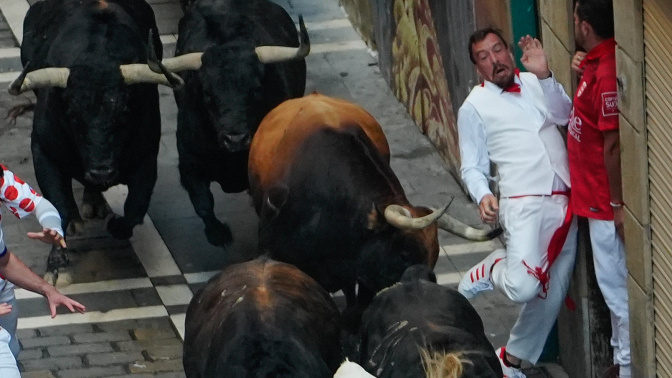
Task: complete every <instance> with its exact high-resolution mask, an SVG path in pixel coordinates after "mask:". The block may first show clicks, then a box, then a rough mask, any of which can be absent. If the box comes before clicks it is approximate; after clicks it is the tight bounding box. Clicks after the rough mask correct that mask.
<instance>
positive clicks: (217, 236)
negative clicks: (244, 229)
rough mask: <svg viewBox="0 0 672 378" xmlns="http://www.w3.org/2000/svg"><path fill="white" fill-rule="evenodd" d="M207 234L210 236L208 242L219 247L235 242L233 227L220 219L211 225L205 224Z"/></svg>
mask: <svg viewBox="0 0 672 378" xmlns="http://www.w3.org/2000/svg"><path fill="white" fill-rule="evenodd" d="M205 236H206V237H207V238H208V243H210V244H212V245H216V246H218V247H223V246H226V245H229V244H231V242H233V234H232V233H231V229H230V228H229V226H227V225H225V224H224V223H221V222H219V221H217V223H215V224H213V225H211V226H205Z"/></svg>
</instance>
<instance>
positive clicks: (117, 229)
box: [107, 216, 133, 239]
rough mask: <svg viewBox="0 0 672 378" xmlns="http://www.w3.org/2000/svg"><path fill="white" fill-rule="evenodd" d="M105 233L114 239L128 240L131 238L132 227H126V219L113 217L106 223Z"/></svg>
mask: <svg viewBox="0 0 672 378" xmlns="http://www.w3.org/2000/svg"><path fill="white" fill-rule="evenodd" d="M107 231H108V232H109V233H110V234H111V235H112V236H113V237H114V238H115V239H129V238H130V237H131V236H133V227H132V226H130V227H129V225H128V222H126V218H124V217H119V216H114V217H112V218H110V220H109V221H108V222H107Z"/></svg>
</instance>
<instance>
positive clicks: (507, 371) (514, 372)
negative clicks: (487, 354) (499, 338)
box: [495, 347, 527, 378]
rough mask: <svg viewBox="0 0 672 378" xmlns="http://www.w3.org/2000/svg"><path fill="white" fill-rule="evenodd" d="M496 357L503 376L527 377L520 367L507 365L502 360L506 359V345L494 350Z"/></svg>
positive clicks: (513, 377) (510, 377) (505, 377)
mask: <svg viewBox="0 0 672 378" xmlns="http://www.w3.org/2000/svg"><path fill="white" fill-rule="evenodd" d="M495 354H497V358H499V364H500V365H501V366H502V372H503V373H504V378H527V376H526V375H525V374H523V372H522V371H520V369H516V368H514V367H511V366H508V364H507V363H506V362H504V360H505V359H506V347H501V348H499V349H497V350H496V351H495Z"/></svg>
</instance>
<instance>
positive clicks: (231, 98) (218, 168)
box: [163, 0, 310, 245]
mask: <svg viewBox="0 0 672 378" xmlns="http://www.w3.org/2000/svg"><path fill="white" fill-rule="evenodd" d="M299 24H300V28H301V33H300V37H301V38H300V40H301V44H300V45H299V34H297V31H296V26H295V25H294V22H293V21H292V19H291V17H290V16H289V14H287V12H286V11H285V10H284V9H283V8H282V7H281V6H279V5H277V4H275V3H272V2H270V1H268V0H246V1H240V0H236V1H231V0H198V1H196V2H195V3H194V4H192V5H191V6H190V7H189V8H188V10H187V12H186V14H185V16H184V17H183V18H182V20H180V26H179V33H178V38H177V46H176V52H175V54H176V57H175V58H170V59H166V60H164V61H163V64H164V65H165V66H166V68H167V69H169V70H170V71H172V72H180V75H181V76H182V78H183V79H184V82H185V85H184V88H182V89H180V90H176V91H175V101H176V103H177V106H178V116H177V150H178V153H179V158H180V161H179V171H180V182H181V183H182V186H183V187H184V188H185V189H186V190H187V192H188V193H189V198H190V199H191V202H192V204H193V206H194V209H195V211H196V214H198V216H199V217H200V218H201V219H202V220H203V222H204V224H205V234H206V236H207V238H208V241H209V242H210V243H211V244H213V245H226V244H228V243H230V242H231V241H232V240H233V236H232V234H231V230H230V228H229V226H228V225H226V224H224V223H222V222H221V221H219V220H218V219H217V218H216V217H215V214H214V210H213V206H214V199H213V196H212V193H211V192H210V183H211V182H212V181H216V182H218V183H219V184H220V186H221V188H222V190H224V191H225V192H227V193H236V192H241V191H243V190H245V189H247V187H248V179H247V154H248V150H249V146H250V141H251V140H252V136H253V134H254V132H255V131H256V129H257V127H258V126H259V122H261V120H262V118H263V117H264V116H265V115H266V114H267V113H268V112H269V111H271V109H273V108H274V107H275V106H277V105H278V104H280V103H281V102H283V101H285V100H287V99H289V98H294V97H300V96H302V95H303V92H304V89H305V85H306V64H305V61H304V59H303V58H304V57H305V56H306V55H307V54H308V52H309V49H310V44H309V41H308V33H307V31H306V29H305V25H304V24H303V19H302V18H301V17H299Z"/></svg>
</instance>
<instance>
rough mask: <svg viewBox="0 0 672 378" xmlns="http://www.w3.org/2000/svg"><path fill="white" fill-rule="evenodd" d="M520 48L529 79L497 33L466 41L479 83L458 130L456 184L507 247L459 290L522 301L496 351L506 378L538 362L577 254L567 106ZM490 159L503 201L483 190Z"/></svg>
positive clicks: (542, 65) (534, 50) (540, 57)
mask: <svg viewBox="0 0 672 378" xmlns="http://www.w3.org/2000/svg"><path fill="white" fill-rule="evenodd" d="M518 45H519V46H520V48H521V49H522V50H523V57H522V59H521V62H522V63H523V65H524V66H525V68H526V69H527V70H528V71H529V72H526V73H520V72H518V70H517V69H515V66H514V63H513V54H512V53H511V50H510V49H509V47H508V44H507V43H506V41H505V40H504V38H503V37H502V35H501V33H500V32H499V31H498V30H496V29H492V28H486V29H482V30H478V31H476V32H475V33H474V34H472V36H471V38H470V39H469V53H470V57H471V60H472V62H473V63H474V65H475V66H476V70H477V71H478V73H479V75H480V76H481V77H482V78H483V83H482V84H481V85H479V86H476V87H475V88H474V89H473V90H472V91H471V93H470V94H469V96H468V97H467V99H466V100H465V102H464V104H463V105H462V107H461V108H460V110H459V113H458V122H457V123H458V133H459V140H460V155H461V160H462V167H461V176H462V180H463V181H464V183H465V184H466V186H467V188H468V190H469V194H470V195H471V197H472V198H473V199H474V201H476V203H478V204H479V211H480V215H481V218H482V219H483V221H486V222H494V221H495V220H496V218H497V216H499V221H500V223H501V226H502V228H503V229H504V241H505V245H506V249H499V250H496V251H494V252H493V253H491V254H490V255H489V256H488V257H486V258H485V259H484V260H483V261H481V262H480V263H478V264H477V265H475V266H474V267H473V268H471V269H470V270H469V271H468V272H467V273H466V274H465V275H464V276H463V278H462V280H461V281H460V284H459V286H458V290H459V291H460V293H462V294H463V295H464V296H465V297H467V298H470V299H471V298H473V297H474V296H475V295H476V294H478V293H479V292H481V291H484V290H492V289H493V287H494V286H496V287H497V288H499V289H500V290H501V291H502V292H503V293H504V294H506V295H507V296H508V297H509V298H510V299H511V300H512V301H515V302H517V303H524V306H523V308H522V310H521V313H520V315H519V317H518V320H517V322H516V324H515V325H514V327H513V329H512V330H511V334H510V337H509V341H508V343H507V345H506V346H505V347H501V348H499V349H498V350H497V355H498V357H499V358H500V363H501V366H502V369H503V371H504V376H507V377H510V378H524V377H525V375H524V374H523V373H522V372H521V371H520V362H521V360H527V361H530V362H532V363H536V362H537V360H538V359H539V356H540V355H541V352H542V350H543V347H544V344H545V342H546V338H547V337H548V334H549V332H550V330H551V328H552V327H553V324H554V323H555V319H556V318H557V314H558V311H559V310H560V306H561V304H562V303H563V299H564V298H565V296H566V292H567V288H568V286H569V279H570V275H571V272H572V269H573V266H574V257H575V254H576V221H575V219H574V217H573V216H572V214H571V211H570V212H568V210H569V206H568V204H569V187H570V182H569V169H568V162H567V150H566V147H565V144H564V141H563V139H562V136H561V134H560V132H559V131H558V129H557V126H556V125H566V124H567V122H568V119H569V113H570V110H571V107H572V104H571V101H570V99H569V97H568V96H567V94H566V93H565V91H564V89H563V88H562V86H561V85H560V84H559V83H558V82H557V81H556V80H555V79H554V78H553V75H552V73H551V71H550V69H549V67H548V61H547V59H546V54H545V52H544V50H543V48H542V46H541V43H540V42H539V41H538V40H537V39H534V38H531V37H530V36H526V37H523V38H521V40H520V42H519V43H518ZM490 161H492V162H494V163H495V164H496V165H497V168H498V174H499V189H500V197H501V198H500V201H498V200H497V198H496V197H495V196H494V195H493V194H492V192H491V191H490V189H489V186H488V178H489V176H488V174H489V171H490Z"/></svg>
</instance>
